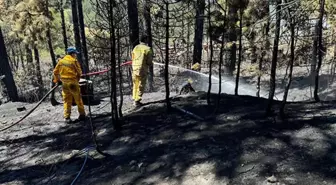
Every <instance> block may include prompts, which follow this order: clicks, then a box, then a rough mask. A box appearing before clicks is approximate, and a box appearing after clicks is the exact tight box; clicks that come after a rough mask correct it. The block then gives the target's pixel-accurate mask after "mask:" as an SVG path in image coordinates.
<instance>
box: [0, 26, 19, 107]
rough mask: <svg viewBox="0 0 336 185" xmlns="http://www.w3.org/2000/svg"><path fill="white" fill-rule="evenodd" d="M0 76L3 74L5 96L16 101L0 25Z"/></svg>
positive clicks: (16, 96)
mask: <svg viewBox="0 0 336 185" xmlns="http://www.w3.org/2000/svg"><path fill="white" fill-rule="evenodd" d="M0 56H1V57H0V66H1V67H0V76H2V75H4V76H5V77H4V79H2V81H3V83H4V86H5V88H6V91H7V93H6V94H7V96H8V98H9V100H10V101H13V102H15V101H18V100H19V96H18V92H17V88H16V85H15V81H14V78H13V74H12V70H11V68H10V67H9V61H8V55H7V51H6V46H5V40H4V36H3V35H2V30H1V27H0Z"/></svg>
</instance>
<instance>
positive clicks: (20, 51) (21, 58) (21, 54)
mask: <svg viewBox="0 0 336 185" xmlns="http://www.w3.org/2000/svg"><path fill="white" fill-rule="evenodd" d="M19 54H20V60H21V67H22V69H23V70H24V71H26V69H25V64H24V58H23V52H22V48H21V44H20V45H19Z"/></svg>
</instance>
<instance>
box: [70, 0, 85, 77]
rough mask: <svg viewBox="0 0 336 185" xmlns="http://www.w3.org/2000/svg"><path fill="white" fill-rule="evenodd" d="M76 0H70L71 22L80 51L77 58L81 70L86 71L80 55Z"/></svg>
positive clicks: (77, 47)
mask: <svg viewBox="0 0 336 185" xmlns="http://www.w3.org/2000/svg"><path fill="white" fill-rule="evenodd" d="M76 1H77V0H71V11H72V22H73V29H74V35H75V42H76V49H77V50H78V51H80V53H79V54H78V55H77V60H78V61H79V63H80V64H81V68H82V70H83V73H85V72H86V70H85V68H84V66H85V65H83V57H82V52H81V51H82V47H81V39H80V33H79V21H78V13H77V2H76Z"/></svg>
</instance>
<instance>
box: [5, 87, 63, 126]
mask: <svg viewBox="0 0 336 185" xmlns="http://www.w3.org/2000/svg"><path fill="white" fill-rule="evenodd" d="M58 86H59V85H58V84H57V85H55V86H54V87H53V88H52V89H50V91H49V92H48V93H47V94H46V95H44V97H43V98H42V99H41V100H40V101H39V102H38V103H37V104H36V105H35V106H34V107H33V108H32V109H31V110H30V111H29V112H27V114H26V115H24V116H23V117H22V118H21V119H20V120H18V121H16V122H15V123H13V124H11V125H9V126H7V127H5V128H2V129H0V132H3V131H5V130H7V129H9V128H11V127H13V126H15V125H17V124H19V123H20V122H22V121H23V120H24V119H26V118H27V117H28V116H29V115H30V114H31V113H32V112H34V110H35V109H36V108H37V107H38V106H39V105H41V103H42V102H43V101H44V100H45V99H46V98H47V97H48V96H49V94H50V93H52V92H53V91H54V90H55V89H56V88H57V87H58Z"/></svg>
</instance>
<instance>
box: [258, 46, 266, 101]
mask: <svg viewBox="0 0 336 185" xmlns="http://www.w3.org/2000/svg"><path fill="white" fill-rule="evenodd" d="M261 50H263V47H262V48H261ZM263 61H264V52H263V51H262V53H261V56H260V58H259V64H258V79H257V97H260V89H261V88H260V85H261V84H260V83H261V71H262V67H263Z"/></svg>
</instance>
